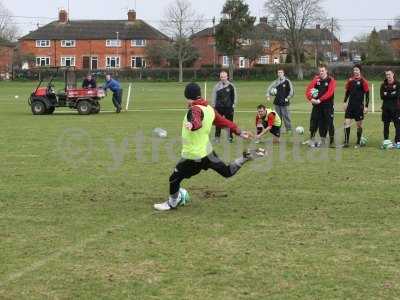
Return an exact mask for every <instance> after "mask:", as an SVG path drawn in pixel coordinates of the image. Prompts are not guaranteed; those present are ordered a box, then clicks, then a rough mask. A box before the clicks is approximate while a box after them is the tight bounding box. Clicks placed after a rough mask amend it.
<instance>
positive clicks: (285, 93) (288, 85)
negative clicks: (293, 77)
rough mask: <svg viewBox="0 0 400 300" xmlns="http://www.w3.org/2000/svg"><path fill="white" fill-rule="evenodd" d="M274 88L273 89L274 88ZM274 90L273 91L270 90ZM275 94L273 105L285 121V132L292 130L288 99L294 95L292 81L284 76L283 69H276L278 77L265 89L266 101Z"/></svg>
mask: <svg viewBox="0 0 400 300" xmlns="http://www.w3.org/2000/svg"><path fill="white" fill-rule="evenodd" d="M274 89H275V90H274ZM273 90H274V92H275V93H273V92H272V91H273ZM273 94H275V99H274V105H275V111H276V112H277V113H278V115H279V117H280V118H281V119H283V122H284V123H285V128H286V132H287V133H290V132H291V131H292V124H291V120H290V111H289V105H290V99H291V98H292V97H293V95H294V88H293V84H292V82H291V81H290V80H289V79H288V78H287V77H286V76H285V71H284V70H283V69H278V78H277V79H276V80H275V81H274V82H273V83H271V84H270V86H269V87H268V89H267V94H266V96H267V101H270V100H271V96H272V95H273Z"/></svg>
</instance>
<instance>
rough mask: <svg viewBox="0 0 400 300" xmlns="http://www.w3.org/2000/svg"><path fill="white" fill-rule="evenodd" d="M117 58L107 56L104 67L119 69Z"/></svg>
mask: <svg viewBox="0 0 400 300" xmlns="http://www.w3.org/2000/svg"><path fill="white" fill-rule="evenodd" d="M119 66H120V65H119V56H107V57H106V67H107V68H119Z"/></svg>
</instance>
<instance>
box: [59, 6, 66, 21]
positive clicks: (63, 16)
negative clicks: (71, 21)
mask: <svg viewBox="0 0 400 300" xmlns="http://www.w3.org/2000/svg"><path fill="white" fill-rule="evenodd" d="M58 22H60V23H67V22H68V13H67V11H66V10H65V9H60V11H59V12H58Z"/></svg>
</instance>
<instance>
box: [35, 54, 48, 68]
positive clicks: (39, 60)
mask: <svg viewBox="0 0 400 300" xmlns="http://www.w3.org/2000/svg"><path fill="white" fill-rule="evenodd" d="M42 61H44V64H43V65H42ZM35 63H36V67H48V66H50V63H51V59H50V56H36V58H35Z"/></svg>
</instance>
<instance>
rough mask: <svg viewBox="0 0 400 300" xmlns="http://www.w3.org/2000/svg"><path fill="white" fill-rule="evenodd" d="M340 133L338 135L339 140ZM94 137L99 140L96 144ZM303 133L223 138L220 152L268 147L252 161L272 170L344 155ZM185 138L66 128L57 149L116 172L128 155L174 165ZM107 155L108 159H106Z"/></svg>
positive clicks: (78, 162) (230, 154)
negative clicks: (258, 139)
mask: <svg viewBox="0 0 400 300" xmlns="http://www.w3.org/2000/svg"><path fill="white" fill-rule="evenodd" d="M339 138H340V137H336V139H337V140H338V139H339ZM94 141H95V142H96V144H94ZM303 144H304V141H303V138H302V136H297V135H294V136H286V137H283V138H281V140H280V142H279V144H273V142H272V138H267V139H265V140H264V142H262V143H259V144H255V143H254V142H253V141H244V140H242V139H241V138H239V137H238V138H236V140H235V142H234V143H233V144H231V143H228V142H227V141H226V142H222V143H221V144H220V145H219V146H218V147H214V148H217V149H216V152H217V153H218V155H219V157H221V158H222V159H223V160H224V161H226V163H227V164H229V163H230V162H232V161H233V160H235V159H236V158H238V157H240V156H242V153H243V151H244V150H246V149H257V148H265V150H266V152H267V155H266V156H265V157H261V158H258V159H257V160H256V163H252V164H250V166H249V167H251V168H252V169H253V170H254V171H256V172H268V171H270V170H271V169H272V168H273V167H274V165H275V164H277V163H278V162H293V163H305V162H306V163H313V162H322V161H325V162H328V161H331V160H335V161H340V160H341V159H342V148H341V147H336V148H335V149H329V148H328V147H320V148H309V147H308V145H303ZM181 146H182V138H181V137H176V138H171V137H168V138H164V137H159V136H157V135H154V133H153V134H152V135H151V136H149V135H148V134H147V135H145V132H143V131H140V130H139V131H137V132H136V133H133V134H129V135H127V136H125V137H123V138H120V139H117V138H114V137H103V138H98V137H97V136H96V138H94V137H92V136H91V135H90V134H89V132H88V131H87V130H85V129H82V128H68V129H65V130H64V131H63V132H62V134H61V135H60V137H59V138H58V140H57V150H58V153H59V154H60V158H61V159H62V160H63V162H64V163H66V164H68V165H70V166H72V167H73V168H80V167H84V166H85V165H89V164H91V163H93V162H94V161H96V160H97V161H98V160H99V159H100V160H101V161H102V163H101V164H100V165H104V166H105V170H106V171H108V172H116V171H118V170H120V169H121V168H123V167H124V163H125V162H126V161H127V160H128V159H132V158H134V159H135V160H136V161H137V162H139V163H147V164H153V163H160V162H165V161H168V162H170V163H171V168H172V167H173V166H174V165H175V164H176V163H177V161H179V159H180V158H181V157H180V149H181ZM104 157H105V158H106V161H104Z"/></svg>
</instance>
